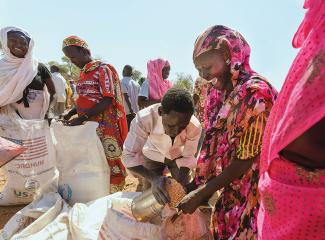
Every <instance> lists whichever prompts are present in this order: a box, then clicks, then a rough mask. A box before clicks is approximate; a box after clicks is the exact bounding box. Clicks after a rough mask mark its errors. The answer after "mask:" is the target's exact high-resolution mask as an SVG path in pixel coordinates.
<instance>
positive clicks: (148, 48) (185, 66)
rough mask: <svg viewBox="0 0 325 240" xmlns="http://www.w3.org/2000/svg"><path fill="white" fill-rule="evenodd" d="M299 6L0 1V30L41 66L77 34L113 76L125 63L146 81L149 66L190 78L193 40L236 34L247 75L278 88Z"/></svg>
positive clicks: (289, 0)
mask: <svg viewBox="0 0 325 240" xmlns="http://www.w3.org/2000/svg"><path fill="white" fill-rule="evenodd" d="M302 5H303V0H200V1H198V0H164V1H162V0H160V1H159V0H92V1H85V0H79V1H77V0H56V1H46V0H28V1H24V0H0V9H1V14H0V28H2V27H5V26H9V25H14V26H18V27H22V28H24V29H26V30H27V31H28V32H29V33H30V34H31V35H32V36H33V37H34V39H35V55H36V57H37V58H38V59H39V60H40V61H42V62H48V61H51V60H54V61H60V59H61V57H62V56H63V53H62V51H61V44H62V40H63V39H64V38H65V37H67V36H69V35H77V36H80V37H81V38H83V39H84V40H86V41H87V43H88V45H89V46H90V49H91V51H92V54H93V56H94V57H100V58H101V59H103V60H104V61H106V62H108V63H110V64H112V65H113V66H115V67H116V69H117V70H118V72H119V73H120V74H121V71H122V69H123V66H124V65H126V64H130V65H132V66H134V67H135V69H137V70H139V71H141V72H142V73H143V75H144V76H146V74H147V73H146V64H147V61H148V60H150V59H154V58H158V57H162V58H165V59H168V60H169V62H170V63H171V75H170V79H171V80H173V79H175V78H176V74H177V73H185V74H191V75H192V77H193V79H195V78H196V77H197V75H198V73H197V71H196V69H195V68H194V65H193V61H192V52H193V45H194V42H195V39H196V38H197V36H198V35H199V34H200V33H201V32H203V31H204V30H205V29H206V28H208V27H209V26H212V25H217V24H220V25H225V26H228V27H231V28H233V29H236V30H238V31H239V32H240V33H241V34H242V35H243V36H244V37H245V38H246V40H247V41H248V43H249V44H250V46H251V66H252V68H253V69H254V70H255V71H257V72H258V73H260V74H261V75H263V76H265V77H267V78H268V79H269V81H270V82H271V83H272V84H273V85H274V86H275V87H276V88H277V89H280V88H281V86H282V84H283V82H284V80H285V76H286V74H287V72H288V70H289V68H290V65H291V63H292V61H293V59H294V57H295V55H296V54H297V50H296V49H293V47H292V45H291V40H292V37H293V35H294V33H295V32H296V30H297V28H298V26H299V24H300V22H301V21H302V19H303V16H304V12H305V11H304V9H303V8H302Z"/></svg>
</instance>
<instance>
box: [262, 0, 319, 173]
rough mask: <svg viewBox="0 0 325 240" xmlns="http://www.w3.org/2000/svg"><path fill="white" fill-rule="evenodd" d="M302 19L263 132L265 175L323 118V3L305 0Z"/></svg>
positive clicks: (316, 0) (263, 167)
mask: <svg viewBox="0 0 325 240" xmlns="http://www.w3.org/2000/svg"><path fill="white" fill-rule="evenodd" d="M304 8H307V9H308V11H307V12H306V15H305V18H304V20H303V22H302V23H301V25H300V27H299V28H298V31H297V32H296V34H295V36H294V38H293V46H294V47H301V50H300V52H299V53H298V55H297V56H296V58H295V60H294V62H293V64H292V65H291V68H290V70H289V73H288V75H287V77H286V80H285V83H284V85H283V87H282V90H281V92H280V94H279V97H278V100H277V102H276V104H275V105H274V106H273V109H272V112H271V115H270V117H269V120H268V125H267V128H266V130H265V132H264V139H263V147H262V158H261V159H268V161H264V162H263V165H262V171H261V173H263V171H266V170H267V168H268V166H269V165H270V164H271V161H272V160H273V159H275V158H277V157H278V156H279V155H278V154H279V152H280V151H281V150H282V149H283V148H285V147H286V146H287V145H288V144H289V143H291V142H292V141H294V140H295V139H296V138H297V137H298V136H300V135H301V134H303V133H304V132H305V131H307V130H308V129H309V128H310V127H312V126H313V125H314V124H316V123H317V122H318V121H320V120H321V119H322V118H323V117H324V116H325V81H324V79H325V2H324V1H323V0H306V1H305V4H304Z"/></svg>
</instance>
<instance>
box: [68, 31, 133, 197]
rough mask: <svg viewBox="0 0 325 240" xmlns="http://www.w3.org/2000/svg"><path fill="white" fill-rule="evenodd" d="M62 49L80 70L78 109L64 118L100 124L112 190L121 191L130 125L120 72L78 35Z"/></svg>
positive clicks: (99, 128)
mask: <svg viewBox="0 0 325 240" xmlns="http://www.w3.org/2000/svg"><path fill="white" fill-rule="evenodd" d="M62 51H63V52H64V54H65V55H66V56H67V57H68V58H69V59H70V60H71V62H72V63H73V64H75V65H76V66H77V67H79V68H80V69H81V72H80V77H79V80H78V82H77V93H78V95H79V96H78V99H77V100H76V108H74V109H72V110H71V111H70V112H69V113H68V114H67V115H66V116H65V117H64V118H65V119H66V120H69V119H70V118H71V117H72V116H73V115H74V114H76V113H77V114H78V117H77V118H74V119H72V120H70V121H69V122H68V125H70V126H76V125H80V124H82V123H83V122H85V121H88V120H89V121H96V122H98V123H99V127H98V129H97V132H98V135H99V138H100V139H101V141H102V143H103V146H104V150H105V155H106V158H107V162H108V165H109V166H110V169H111V182H110V183H111V187H110V188H111V189H110V191H111V193H113V192H117V191H122V189H123V187H124V184H125V177H126V172H125V168H124V166H123V164H122V161H121V155H122V146H123V142H124V140H125V138H126V135H127V132H128V128H127V122H126V116H125V111H124V107H123V97H122V92H121V86H120V81H119V77H118V74H117V72H116V70H115V68H114V67H113V66H111V65H109V64H106V63H103V62H101V61H98V60H93V59H92V57H91V53H90V50H89V49H88V45H87V43H86V42H85V41H84V40H82V39H80V38H79V37H76V36H70V37H68V38H66V39H64V40H63V46H62Z"/></svg>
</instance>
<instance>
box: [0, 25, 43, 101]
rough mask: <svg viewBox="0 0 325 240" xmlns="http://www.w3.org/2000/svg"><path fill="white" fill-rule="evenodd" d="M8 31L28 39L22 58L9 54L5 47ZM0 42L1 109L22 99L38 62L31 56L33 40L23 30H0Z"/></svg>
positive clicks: (35, 72) (34, 73) (11, 28)
mask: <svg viewBox="0 0 325 240" xmlns="http://www.w3.org/2000/svg"><path fill="white" fill-rule="evenodd" d="M10 31H17V32H21V33H23V34H24V35H25V36H26V37H28V38H29V39H30V41H29V48H28V52H27V54H26V56H25V57H24V58H18V57H15V56H14V55H12V54H11V52H10V49H9V48H8V46H7V38H8V36H7V34H8V32H10ZM0 42H1V45H2V49H3V54H4V56H3V58H2V59H0V107H3V106H5V105H8V104H10V103H15V102H17V101H18V100H20V99H21V98H22V97H23V92H24V90H25V88H26V87H27V86H28V85H29V84H30V83H31V82H32V81H33V79H34V77H35V76H36V74H37V67H38V61H37V60H36V59H35V58H34V56H33V49H34V40H33V38H32V37H31V36H30V35H29V34H28V32H26V31H25V30H23V29H21V28H18V27H5V28H2V29H1V30H0Z"/></svg>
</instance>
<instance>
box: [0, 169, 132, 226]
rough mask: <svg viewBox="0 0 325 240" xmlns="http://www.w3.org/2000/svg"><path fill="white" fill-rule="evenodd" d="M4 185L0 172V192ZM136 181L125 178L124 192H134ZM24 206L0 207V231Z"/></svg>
mask: <svg viewBox="0 0 325 240" xmlns="http://www.w3.org/2000/svg"><path fill="white" fill-rule="evenodd" d="M5 183H6V179H5V176H4V175H3V174H1V171H0V192H1V191H2V189H3V186H4V184H5ZM137 184H138V180H137V179H136V178H133V177H127V178H126V184H125V189H124V191H126V192H135V191H136V188H137ZM23 207H24V206H10V207H0V231H1V229H2V228H3V226H4V225H5V224H6V223H7V222H8V220H9V219H10V218H11V217H12V216H13V215H14V214H15V213H16V212H18V211H19V210H20V209H22V208H23Z"/></svg>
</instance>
